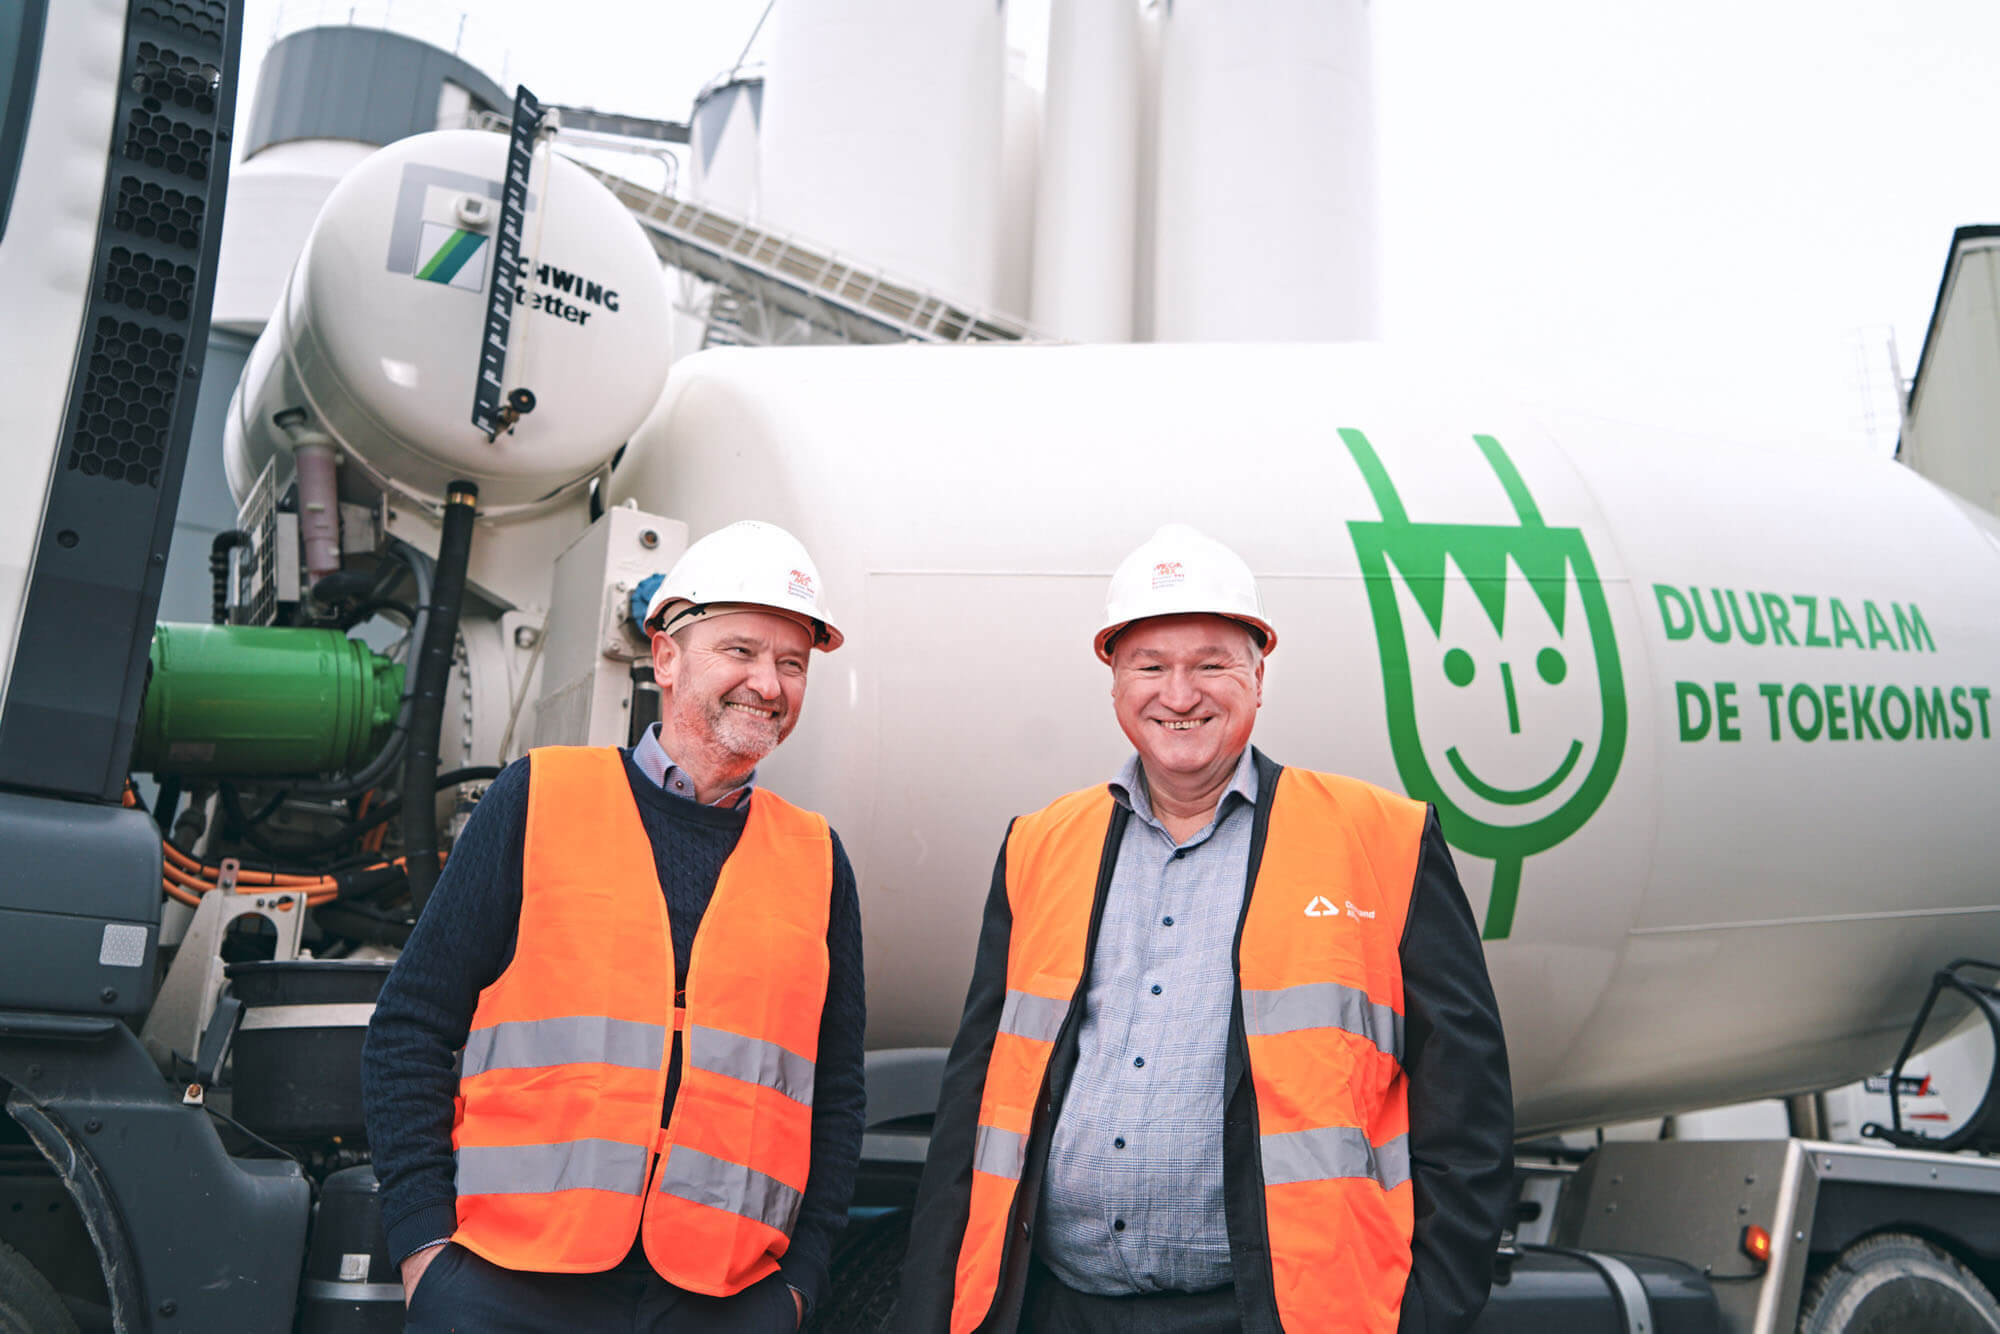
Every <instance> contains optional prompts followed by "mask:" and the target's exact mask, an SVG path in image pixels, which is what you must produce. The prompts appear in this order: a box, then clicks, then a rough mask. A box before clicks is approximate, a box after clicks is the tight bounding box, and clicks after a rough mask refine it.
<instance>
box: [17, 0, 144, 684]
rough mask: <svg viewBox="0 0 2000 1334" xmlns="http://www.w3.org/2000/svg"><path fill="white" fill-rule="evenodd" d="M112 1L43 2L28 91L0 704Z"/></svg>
mask: <svg viewBox="0 0 2000 1334" xmlns="http://www.w3.org/2000/svg"><path fill="white" fill-rule="evenodd" d="M125 8H126V7H125V4H124V2H123V0H75V3H71V4H59V5H50V6H49V7H48V12H47V14H46V16H45V18H44V21H43V30H42V55H41V62H40V65H39V67H38V68H37V70H36V73H35V79H36V96H35V101H34V109H33V113H32V114H31V115H30V116H29V118H28V132H27V136H26V138H25V140H24V142H23V143H22V147H21V166H20V173H19V175H18V176H17V177H16V178H15V182H14V202H13V205H12V207H11V210H10V216H9V218H8V222H7V231H6V234H5V235H4V236H0V274H4V275H5V281H6V285H7V293H8V296H7V307H8V308H7V318H6V319H5V320H0V390H4V391H5V395H6V400H7V404H8V423H7V436H8V441H9V449H8V451H7V455H6V457H7V460H8V467H7V472H8V478H9V484H8V485H7V486H5V487H0V698H4V697H5V695H6V689H7V681H8V678H9V677H10V676H11V675H12V673H13V667H14V641H15V639H16V637H17V636H18V635H19V634H20V630H21V608H22V607H23V605H24V604H25V602H26V600H27V592H28V579H29V576H30V574H31V573H32V567H33V564H34V558H35V548H36V547H37V545H38V544H39V543H40V541H41V536H42V510H43V508H44V507H45V506H46V505H47V504H48V498H49V478H50V476H51V474H52V472H53V470H54V468H55V465H56V454H57V450H58V447H59V446H60V444H61V440H62V423H63V413H64V411H65V410H66V409H67V408H68V406H69V403H68V399H67V397H66V395H65V394H64V392H63V388H62V386H65V385H67V384H68V383H69V381H70V372H71V369H72V366H73V365H74V362H75V358H76V351H77V341H78V335H79V328H78V326H79V325H80V323H81V322H82V319H83V307H84V296H85V293H86V292H87V290H88V289H89V287H90V263H91V260H92V258H93V257H94V256H95V255H96V253H97V218H98V211H99V208H100V207H101V205H102V203H103V199H104V171H105V152H106V148H107V145H109V143H110V141H111V121H112V113H113V111H114V110H115V108H116V106H117V98H118V70H119V67H120V64H121V58H122V55H123V52H124V43H125Z"/></svg>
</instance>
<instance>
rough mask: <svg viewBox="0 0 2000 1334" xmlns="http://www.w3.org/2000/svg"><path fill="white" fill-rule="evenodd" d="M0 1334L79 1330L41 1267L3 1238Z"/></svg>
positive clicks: (64, 1333)
mask: <svg viewBox="0 0 2000 1334" xmlns="http://www.w3.org/2000/svg"><path fill="white" fill-rule="evenodd" d="M0 1334H76V1321H74V1320H72V1319H70V1315H69V1311H68V1310H67V1309H66V1308H65V1307H64V1306H63V1300H62V1298H61V1297H59V1296H57V1295H56V1290H55V1289H54V1288H52V1287H50V1286H49V1281H48V1280H47V1279H45V1278H43V1277H42V1271H41V1270H39V1269H37V1268H35V1267H34V1266H33V1265H31V1264H29V1263H28V1262H27V1260H25V1259H23V1258H22V1256H21V1253H20V1252H19V1251H17V1250H15V1249H14V1248H13V1247H12V1246H9V1245H7V1244H6V1243H5V1242H0Z"/></svg>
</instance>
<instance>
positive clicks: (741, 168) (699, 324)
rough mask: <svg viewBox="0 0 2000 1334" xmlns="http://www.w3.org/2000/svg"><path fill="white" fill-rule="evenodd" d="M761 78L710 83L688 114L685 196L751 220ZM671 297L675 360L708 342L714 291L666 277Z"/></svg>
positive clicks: (734, 73)
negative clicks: (673, 298)
mask: <svg viewBox="0 0 2000 1334" xmlns="http://www.w3.org/2000/svg"><path fill="white" fill-rule="evenodd" d="M763 105H764V76H763V73H762V72H761V70H757V69H754V68H753V69H747V70H746V69H744V68H742V67H738V68H735V69H730V70H727V71H725V72H723V73H722V74H719V75H717V76H716V77H715V78H714V79H711V80H710V81H709V82H708V84H707V85H706V86H705V87H703V88H702V90H701V91H700V92H698V93H696V94H695V96H694V109H693V110H692V111H690V112H689V113H688V172H687V194H688V197H689V198H690V199H696V200H699V201H701V202H702V203H704V204H707V205H709V206H711V207H713V208H716V209H719V210H721V211H722V212H724V213H728V214H732V215H734V216H736V217H739V218H744V219H747V220H752V221H754V220H755V219H756V217H757V215H758V210H759V206H760V202H761V198H762V194H761V186H760V183H759V182H760V177H761V174H762V167H761V163H762V158H763V150H762V145H761V143H760V137H761V136H760V128H761V125H762V121H763ZM668 281H669V282H670V283H671V284H672V286H673V289H674V292H675V300H674V316H673V326H672V327H673V348H674V355H675V356H677V357H680V356H686V355H687V354H688V353H690V352H699V351H700V350H701V349H702V347H703V346H704V345H705V344H706V343H707V341H708V335H709V316H710V315H711V313H714V312H715V305H714V302H715V298H716V296H717V291H718V289H717V288H716V286H715V284H713V283H707V282H703V281H702V280H701V279H699V278H696V277H695V276H694V275H692V274H690V273H687V272H684V271H676V272H672V273H670V274H669V275H668Z"/></svg>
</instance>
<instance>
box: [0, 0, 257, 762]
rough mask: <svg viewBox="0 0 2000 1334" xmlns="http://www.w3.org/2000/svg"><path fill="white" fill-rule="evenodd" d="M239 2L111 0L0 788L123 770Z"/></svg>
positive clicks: (173, 499) (182, 445)
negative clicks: (97, 160)
mask: <svg viewBox="0 0 2000 1334" xmlns="http://www.w3.org/2000/svg"><path fill="white" fill-rule="evenodd" d="M240 9H241V0H133V3H132V5H131V7H130V8H129V9H128V10H127V11H126V25H125V46H124V52H123V61H122V64H121V66H120V68H119V72H118V76H117V78H118V83H117V96H118V105H117V110H116V112H115V118H114V119H113V121H112V124H113V125H114V126H115V127H116V129H115V132H114V138H113V139H112V141H111V153H110V158H111V160H110V162H109V163H108V164H107V167H108V170H107V171H106V174H105V180H104V190H103V195H102V206H101V209H100V211H99V214H98V224H97V225H98V236H97V248H96V251H95V253H94V255H93V258H92V265H93V267H92V273H91V283H90V286H89V289H88V291H89V296H88V299H87V301H86V303H85V306H84V310H83V312H82V314H83V323H82V337H81V339H80V343H79V347H78V356H77V365H76V368H75V372H74V374H73V376H72V378H71V380H70V383H69V400H68V406H67V409H66V412H65V416H64V419H63V438H62V441H61V447H60V452H59V454H58V455H57V458H58V464H57V468H56V471H55V475H54V477H53V479H52V484H51V486H50V488H49V497H48V502H47V505H46V507H45V509H44V510H43V513H42V516H41V518H42V523H41V538H40V541H39V543H38V544H37V547H36V553H35V564H34V576H33V579H32V581H31V582H30V584H29V586H28V590H27V597H26V599H25V603H24V605H23V607H22V612H21V621H20V630H19V633H18V635H17V637H16V644H17V649H16V653H15V659H14V672H13V675H12V677H11V678H10V680H9V684H8V690H7V696H6V709H5V712H4V714H0V785H7V786H13V787H23V788H31V789H35V790H40V791H47V792H55V793H60V794H64V795H69V796H80V797H86V798H97V799H108V800H114V801H115V800H116V799H117V798H118V795H119V792H120V790H121V788H122V786H123V783H124V775H125V766H126V763H127V760H128V759H129V757H130V755H131V751H132V734H133V726H134V722H135V720H136V717H137V714H138V704H139V691H140V685H141V683H142V682H143V681H144V679H145V669H146V648H147V641H148V639H149V638H150V636H149V635H148V634H147V633H146V630H147V628H148V627H149V626H150V625H151V623H152V618H153V614H154V611H155V609H156V608H157V607H158V606H159V600H160V583H161V580H162V578H163V577H164V575H165V572H166V553H167V543H168V541H169V539H170V538H171V536H172V532H173V518H174V508H175V505H176V503H177V502H178V501H179V498H180V487H181V471H182V468H183V467H184V465H185V463H186V460H187V446H188V435H189V432H190V430H191V429H192V427H193V424H194V407H195V393H196V390H197V389H199V388H200V384H201V360H202V353H203V350H204V349H205V347H206V346H207V342H208V303H209V298H210V296H211V294H212V292H213V290H214V284H215V252H216V246H217V243H218V241H219V240H220V236H219V233H220V230H221V224H222V213H223V200H224V193H225V190H226V188H227V184H228V177H229V126H230V118H231V112H232V110H233V108H234V104H235V89H234V79H235V74H234V71H235V66H236V48H237V45H238V43H239V41H240V37H239V28H240V24H241V17H240ZM16 213H17V214H18V209H17V210H16ZM18 221H19V218H18V216H17V217H16V222H17V223H18ZM80 590H88V595H87V596H79V592H80Z"/></svg>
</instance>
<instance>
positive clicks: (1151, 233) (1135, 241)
mask: <svg viewBox="0 0 2000 1334" xmlns="http://www.w3.org/2000/svg"><path fill="white" fill-rule="evenodd" d="M1166 9H1167V0H1146V3H1145V4H1144V5H1143V6H1142V7H1141V8H1140V10H1139V144H1138V150H1137V152H1136V153H1135V155H1134V158H1133V165H1134V170H1135V171H1136V173H1137V178H1138V180H1137V184H1138V188H1137V190H1136V192H1135V193H1136V196H1137V197H1136V199H1135V200H1134V207H1133V235H1132V338H1133V340H1134V341H1135V342H1140V343H1150V342H1152V341H1153V324H1154V320H1153V263H1154V255H1155V251H1156V250H1157V248H1158V247H1157V244H1156V243H1157V241H1158V240H1159V223H1158V217H1159V209H1158V207H1157V206H1156V205H1157V201H1158V199H1159V193H1160V43H1161V41H1162V36H1161V30H1162V29H1163V28H1165V26H1166V22H1167V14H1166Z"/></svg>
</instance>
